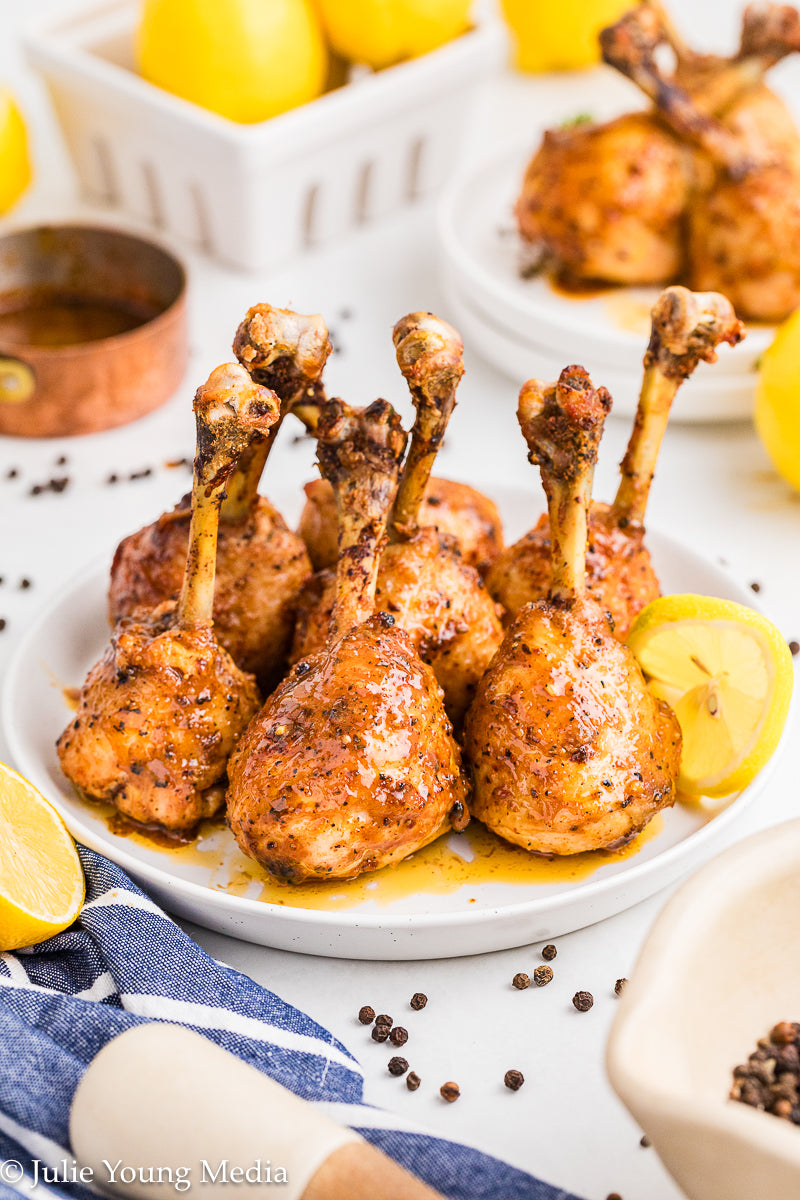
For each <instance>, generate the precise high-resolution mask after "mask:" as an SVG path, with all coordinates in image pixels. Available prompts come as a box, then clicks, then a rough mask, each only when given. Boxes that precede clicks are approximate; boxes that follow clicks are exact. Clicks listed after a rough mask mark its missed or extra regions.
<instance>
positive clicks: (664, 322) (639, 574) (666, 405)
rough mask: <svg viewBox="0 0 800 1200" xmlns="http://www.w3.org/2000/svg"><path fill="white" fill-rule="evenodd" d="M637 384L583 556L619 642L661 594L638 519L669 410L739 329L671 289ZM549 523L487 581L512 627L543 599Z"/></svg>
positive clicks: (661, 301) (716, 305) (713, 299)
mask: <svg viewBox="0 0 800 1200" xmlns="http://www.w3.org/2000/svg"><path fill="white" fill-rule="evenodd" d="M651 320H652V327H651V334H650V343H649V345H648V348H647V352H646V354H645V358H644V367H645V373H644V380H643V383H642V390H641V395H640V397H639V406H638V408H637V412H636V420H635V422H634V427H633V432H632V433H631V437H630V441H629V443H628V448H627V451H626V453H625V457H624V459H623V460H622V467H621V475H622V477H621V480H620V485H619V489H618V491H617V495H616V498H615V500H614V503H613V504H611V505H608V504H600V503H592V505H591V507H590V509H589V531H588V547H587V552H586V590H587V592H588V594H589V595H590V596H591V597H593V598H594V599H595V600H596V601H597V602H598V604H599V605H600V606H601V608H603V609H604V610H605V611H606V612H607V613H609V614H610V616H611V619H612V624H613V629H614V632H615V634H616V636H617V637H618V638H619V639H620V640H622V641H624V639H625V637H626V635H627V632H628V629H629V628H630V626H631V624H632V623H633V621H634V619H635V618H636V616H637V615H638V613H640V612H641V610H642V609H643V608H644V607H645V606H646V605H647V604H649V603H650V601H651V600H655V599H656V597H657V596H659V595H660V594H661V590H660V587H659V582H658V577H657V575H656V573H655V570H654V568H653V564H652V562H651V560H650V554H649V551H648V549H647V547H646V545H645V542H644V534H645V527H644V518H645V511H646V507H647V500H648V496H649V493H650V485H651V483H652V481H653V476H654V474H655V468H656V461H657V458H658V452H659V449H660V447H661V441H662V439H663V437H664V433H665V431H666V427H667V421H668V419H669V412H670V407H671V405H672V401H673V399H674V397H675V394H676V392H677V390H678V388H679V387H680V385H681V383H683V381H684V380H685V379H687V378H688V377H689V375H691V373H692V372H693V371H694V369H695V367H696V366H697V364H698V362H700V361H701V360H702V361H705V362H713V361H714V360H715V359H716V347H717V346H718V345H719V344H720V343H721V342H728V343H730V344H735V343H736V342H738V341H739V340H740V339H741V338H742V336H743V332H742V325H741V322H740V321H739V320H737V318H736V314H735V313H734V311H733V309H732V307H731V305H730V304H729V303H728V301H727V300H726V299H725V297H724V296H718V295H715V294H714V293H709V294H707V295H703V294H698V293H694V292H690V291H688V290H687V289H686V288H683V287H670V288H667V289H666V290H665V291H664V292H662V293H661V296H660V297H659V298H658V301H657V302H656V304H655V306H654V308H653V310H652V313H651ZM552 572H553V567H552V561H551V546H550V520H549V517H548V515H547V513H544V514H543V515H542V516H541V517H540V518H539V521H538V523H537V524H536V526H535V527H534V528H533V529H532V530H531V531H530V533H527V534H526V535H525V536H524V537H523V538H521V539H520V540H519V541H518V542H517V543H516V544H515V545H513V546H509V547H508V549H507V550H505V551H504V552H503V553H502V554H501V555H500V557H499V558H498V559H497V561H496V562H495V563H494V565H493V566H492V568H491V570H490V571H489V573H488V575H487V577H486V585H487V587H488V588H489V591H490V592H491V593H492V595H493V596H494V597H495V599H496V600H498V601H499V602H500V604H501V605H502V606H503V609H504V610H505V614H506V621H510V620H513V618H514V617H515V616H516V614H517V613H518V612H519V610H520V609H521V608H522V606H523V605H524V604H528V603H529V602H530V601H533V600H541V599H544V597H545V596H546V595H547V594H548V591H549V589H550V582H551V579H552Z"/></svg>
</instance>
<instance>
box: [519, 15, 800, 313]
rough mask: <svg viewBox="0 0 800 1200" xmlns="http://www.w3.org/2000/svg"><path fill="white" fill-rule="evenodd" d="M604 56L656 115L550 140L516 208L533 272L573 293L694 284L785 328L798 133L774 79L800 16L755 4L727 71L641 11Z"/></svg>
mask: <svg viewBox="0 0 800 1200" xmlns="http://www.w3.org/2000/svg"><path fill="white" fill-rule="evenodd" d="M601 46H602V51H603V57H604V58H605V61H606V62H607V63H609V64H610V65H611V66H613V67H615V68H616V69H617V70H619V71H620V72H621V73H622V74H624V75H626V76H628V77H629V78H630V79H632V80H633V81H634V82H635V83H636V84H637V85H638V86H639V87H640V88H641V89H642V91H643V92H644V93H645V95H646V96H647V98H648V99H649V100H650V101H652V104H653V107H652V108H650V109H649V110H647V111H643V112H634V113H629V114H625V115H623V116H621V117H618V118H617V119H616V120H613V121H610V122H608V123H606V124H600V125H598V124H595V123H593V122H591V121H586V122H579V123H577V124H573V125H567V126H565V127H563V128H561V129H555V130H551V131H549V132H548V133H546V134H545V138H544V141H543V143H542V145H541V147H540V149H539V150H538V152H537V153H536V155H535V156H534V157H533V159H532V160H531V162H530V163H529V165H528V168H527V170H526V173H525V178H524V181H523V186H522V190H521V193H520V196H519V198H518V200H517V204H516V215H517V221H518V225H519V230H520V234H521V235H522V238H523V245H524V246H525V247H526V251H525V258H526V261H527V262H528V263H530V262H536V261H538V262H539V263H540V264H546V265H548V266H551V267H553V268H554V269H555V270H556V272H557V273H558V274H559V275H560V276H561V277H562V278H565V279H566V281H567V282H569V281H591V282H593V283H597V282H602V283H609V284H654V283H670V282H679V281H684V282H686V283H688V284H690V286H691V287H693V288H697V289H698V290H715V291H720V292H723V293H724V294H725V295H727V296H728V298H729V299H730V300H731V302H732V303H733V304H734V306H735V308H736V309H737V311H738V312H739V313H740V315H742V316H744V317H751V318H753V319H759V320H781V319H783V317H785V316H787V315H788V314H789V313H790V312H791V311H793V309H794V308H795V307H796V306H797V305H798V303H800V268H799V267H798V261H800V260H798V254H799V253H800V252H798V250H797V244H798V238H797V232H798V221H800V215H799V214H800V134H798V131H797V129H796V127H795V125H794V122H793V121H792V118H791V116H790V114H789V112H788V110H787V109H786V106H785V105H784V104H783V102H782V101H781V100H779V98H778V97H777V96H776V95H775V94H774V93H773V92H771V91H770V90H769V89H768V88H767V87H766V85H765V84H764V82H763V80H764V75H765V73H766V72H767V70H768V69H769V68H770V67H772V66H773V65H774V64H775V63H776V62H778V61H779V60H780V59H781V58H783V57H785V56H786V55H787V54H790V53H792V52H794V51H796V50H797V49H800V16H798V13H797V11H796V10H795V9H793V8H790V7H789V6H786V5H778V4H755V5H750V6H749V7H748V8H747V9H746V10H745V13H744V18H743V24H742V34H741V42H740V46H739V50H738V52H737V53H736V54H735V55H734V56H733V57H732V58H730V59H725V58H719V57H717V56H713V55H702V54H696V53H694V52H693V51H692V50H690V49H689V48H688V47H687V46H686V45H685V44H684V43H683V42H682V41H681V39H680V38H679V37H678V35H677V33H676V32H675V30H674V28H673V27H672V25H671V23H670V22H669V20H668V18H667V16H666V14H665V12H664V10H663V8H662V7H661V5H660V4H659V3H657V0H642V3H640V4H639V6H638V7H637V8H635V9H634V10H632V11H631V12H630V13H627V14H626V15H625V16H623V17H622V18H621V19H620V20H619V21H618V22H617V23H616V24H615V25H613V26H611V27H610V28H609V29H606V30H604V31H603V33H602V34H601ZM663 52H666V53H668V54H669V55H671V57H672V59H673V63H674V67H673V69H672V70H671V71H670V70H668V69H666V68H665V67H664V65H663V59H662V53H663Z"/></svg>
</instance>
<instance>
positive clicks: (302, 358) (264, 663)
mask: <svg viewBox="0 0 800 1200" xmlns="http://www.w3.org/2000/svg"><path fill="white" fill-rule="evenodd" d="M234 351H235V353H236V355H237V357H238V358H239V359H240V361H241V363H242V365H243V366H244V367H246V368H247V369H248V371H249V372H250V373H251V375H252V376H253V378H254V379H255V381H256V382H257V383H259V384H262V385H263V386H265V387H268V388H270V389H271V390H272V391H274V392H275V393H276V395H277V396H278V398H279V400H280V404H281V411H280V415H279V417H278V419H277V420H276V422H275V424H274V426H273V428H272V430H271V433H270V436H269V437H268V438H267V439H266V440H264V441H262V442H261V443H260V444H259V445H258V446H253V447H251V448H250V450H249V451H248V452H247V453H246V454H245V455H244V456H243V459H242V462H241V464H240V465H239V467H237V469H236V471H234V473H233V475H232V477H231V481H230V483H229V485H228V495H227V497H226V499H225V501H224V503H223V505H222V510H221V514H220V516H221V520H220V529H219V554H218V562H217V592H216V596H215V601H214V620H215V624H216V629H217V636H218V637H219V640H220V642H221V644H222V645H223V646H224V647H225V648H226V650H228V651H229V653H230V654H231V655H232V657H233V659H234V660H235V662H236V663H238V665H239V666H240V667H242V669H243V670H246V671H252V672H253V673H254V674H255V675H256V676H257V677H258V679H259V681H260V682H261V683H262V684H263V685H264V686H265V687H266V688H269V687H270V686H271V685H273V684H274V683H275V682H276V681H277V676H278V674H279V673H280V671H281V669H282V667H283V665H284V663H285V661H286V655H287V653H288V650H289V646H290V644H291V638H292V630H293V627H294V608H295V602H296V597H297V593H298V591H299V589H300V587H301V586H302V584H303V583H304V582H305V580H306V579H307V578H308V576H309V575H310V574H311V563H310V562H309V559H308V555H307V554H306V550H305V546H304V544H303V541H302V539H301V538H299V537H298V536H297V534H295V533H293V532H292V531H291V530H290V529H289V528H288V526H287V525H286V522H285V521H284V520H283V517H282V516H281V515H280V513H279V512H278V511H277V510H276V509H275V508H274V507H273V505H272V504H270V502H269V500H267V499H266V497H264V496H260V495H259V494H258V482H259V479H260V477H261V474H262V472H263V470H264V466H265V464H266V461H267V456H268V455H269V452H270V450H271V449H272V446H273V443H274V440H275V436H276V434H277V431H278V428H279V426H280V423H281V421H282V419H283V417H284V416H285V414H286V413H287V412H288V411H289V409H290V408H291V407H292V406H293V405H294V404H296V403H298V402H299V401H301V400H302V399H304V398H305V397H306V395H307V393H308V391H309V389H313V388H314V387H315V386H317V385H318V381H319V379H320V376H321V375H322V370H323V367H324V366H325V362H326V360H327V357H328V354H329V353H330V342H329V340H328V331H327V329H326V328H325V325H324V323H323V321H322V318H321V317H318V316H309V317H306V316H300V315H298V314H297V313H293V312H290V311H288V310H286V309H279V308H270V307H269V305H266V304H261V305H257V306H256V307H255V308H252V309H250V311H249V313H248V314H247V317H246V318H245V320H244V321H243V322H242V324H241V325H240V326H239V329H238V331H237V334H236V340H235V342H234ZM189 517H190V503H189V497H188V496H184V498H183V500H181V501H180V503H179V504H178V505H177V507H176V508H175V509H173V511H172V512H168V513H164V514H163V515H162V516H161V517H159V519H158V520H157V521H156V522H155V523H154V524H152V525H147V526H145V528H144V529H140V530H139V532H138V533H134V534H131V536H130V537H127V538H124V539H123V541H122V542H120V544H119V546H118V547H117V552H116V554H115V556H114V562H113V565H112V568H111V584H110V589H109V616H110V619H111V621H112V623H113V622H114V621H115V620H117V619H118V618H119V617H121V616H130V615H132V614H133V613H134V612H136V610H137V609H139V608H145V609H148V608H155V607H156V606H157V605H158V604H160V603H161V602H162V601H164V600H168V599H173V598H174V597H175V596H177V594H178V592H179V591H180V587H181V579H182V572H183V563H184V561H185V559H186V547H187V545H188V539H189Z"/></svg>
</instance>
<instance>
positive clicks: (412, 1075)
mask: <svg viewBox="0 0 800 1200" xmlns="http://www.w3.org/2000/svg"><path fill="white" fill-rule="evenodd" d="M421 1083H422V1080H421V1079H420V1077H419V1075H418V1074H417V1072H416V1071H409V1073H408V1075H406V1087H407V1088H408V1090H409V1091H410V1092H415V1091H416V1090H417V1088H418V1087H419V1085H420V1084H421Z"/></svg>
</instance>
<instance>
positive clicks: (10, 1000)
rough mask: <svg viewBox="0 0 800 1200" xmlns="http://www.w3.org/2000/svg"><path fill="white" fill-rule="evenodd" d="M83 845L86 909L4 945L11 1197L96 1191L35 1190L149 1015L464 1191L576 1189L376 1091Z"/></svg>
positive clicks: (302, 1021) (432, 1180) (467, 1197)
mask: <svg viewBox="0 0 800 1200" xmlns="http://www.w3.org/2000/svg"><path fill="white" fill-rule="evenodd" d="M79 849H80V854H81V860H82V862H83V866H84V869H85V871H86V879H87V897H86V904H85V906H84V909H83V912H82V914H81V917H80V920H79V921H78V922H77V923H76V924H75V925H74V926H73V927H72V928H71V929H69V930H67V931H66V932H65V933H62V934H59V935H58V936H57V937H54V938H51V939H50V941H48V942H45V943H43V944H42V945H41V946H38V947H36V948H35V949H32V950H25V951H21V952H18V953H16V954H0V1200H19V1196H20V1194H22V1195H26V1196H30V1195H36V1196H51V1197H53V1198H55V1197H71V1198H74V1200H91V1197H92V1193H91V1192H89V1191H88V1190H87V1189H85V1188H84V1187H82V1186H80V1185H79V1184H73V1183H67V1182H64V1183H48V1184H46V1185H43V1184H42V1183H41V1182H40V1183H39V1184H38V1186H37V1187H36V1188H35V1189H34V1187H33V1171H34V1162H35V1161H36V1162H38V1163H40V1164H45V1165H47V1166H49V1167H53V1168H56V1167H58V1166H59V1165H60V1164H61V1163H62V1161H63V1160H67V1162H71V1161H72V1151H71V1149H70V1147H69V1137H68V1125H69V1110H70V1105H71V1102H72V1097H73V1094H74V1092H75V1088H76V1087H77V1085H78V1082H79V1081H80V1079H81V1076H82V1074H83V1071H84V1069H85V1068H86V1066H87V1065H88V1064H89V1062H91V1060H92V1058H94V1056H95V1055H96V1054H97V1053H98V1052H99V1050H100V1049H101V1048H102V1047H103V1046H104V1045H105V1043H106V1042H108V1041H109V1040H110V1039H111V1038H113V1037H115V1036H116V1035H117V1034H119V1033H122V1032H123V1030H125V1029H129V1028H130V1027H131V1026H133V1025H138V1024H141V1023H142V1022H145V1021H169V1022H172V1023H177V1024H181V1025H186V1026H188V1027H189V1028H191V1029H194V1030H196V1031H197V1032H198V1033H201V1034H202V1035H203V1036H204V1037H207V1038H210V1039H211V1041H213V1042H216V1043H217V1045H219V1046H223V1047H224V1048H225V1049H226V1050H229V1051H231V1052H232V1053H233V1054H236V1055H238V1057H239V1058H242V1059H244V1061H245V1062H248V1063H250V1064H251V1065H252V1066H254V1067H256V1068H257V1069H258V1070H259V1071H263V1072H264V1073H265V1074H266V1075H269V1076H271V1077H272V1078H273V1079H276V1080H278V1082H279V1083H282V1084H283V1085H284V1086H285V1087H287V1088H290V1089H291V1090H292V1091H293V1092H296V1093H297V1094H298V1095H299V1096H302V1097H303V1098H304V1099H305V1100H309V1101H311V1102H312V1103H313V1104H316V1105H320V1106H321V1107H322V1108H323V1109H324V1111H325V1112H326V1113H327V1114H328V1115H330V1116H331V1117H333V1119H334V1120H336V1121H339V1122H340V1123H342V1124H344V1125H350V1126H352V1128H353V1129H356V1130H358V1132H359V1133H361V1134H362V1135H363V1136H364V1137H365V1138H366V1139H367V1140H368V1141H370V1142H372V1143H373V1145H375V1146H377V1147H379V1148H380V1149H381V1150H383V1151H384V1152H385V1153H386V1154H388V1155H390V1156H391V1157H392V1158H394V1159H396V1160H397V1161H398V1162H399V1163H402V1165H403V1166H405V1167H406V1168H407V1169H408V1170H410V1171H412V1172H413V1173H414V1174H416V1175H418V1176H420V1177H421V1178H422V1179H424V1180H425V1181H427V1182H428V1183H429V1184H430V1185H431V1186H432V1187H434V1188H436V1189H437V1190H438V1191H440V1192H442V1193H443V1194H444V1195H445V1196H449V1197H453V1198H454V1200H456V1198H458V1200H489V1198H490V1197H492V1198H496V1200H575V1198H574V1197H571V1196H569V1195H568V1193H566V1192H563V1191H560V1190H558V1189H556V1188H553V1187H550V1186H549V1185H548V1184H545V1183H542V1182H541V1181H540V1180H538V1179H534V1178H533V1177H532V1176H530V1175H526V1174H524V1173H523V1172H521V1171H518V1170H516V1169H515V1168H513V1167H511V1166H509V1165H508V1164H507V1163H503V1162H500V1161H499V1160H498V1159H494V1158H491V1157H489V1156H488V1155H485V1154H481V1153H479V1152H478V1151H476V1150H471V1149H469V1147H467V1146H462V1145H458V1144H456V1143H454V1142H449V1141H446V1140H445V1139H443V1138H438V1137H433V1136H431V1135H429V1134H426V1133H423V1132H417V1131H414V1130H412V1129H410V1128H409V1127H408V1126H405V1127H403V1121H402V1119H401V1118H398V1117H395V1116H393V1115H391V1114H389V1113H386V1112H384V1111H382V1110H380V1109H376V1108H374V1107H371V1106H369V1105H366V1104H364V1103H363V1099H362V1096H363V1076H362V1071H361V1068H360V1066H359V1065H358V1063H357V1062H356V1060H355V1059H354V1058H353V1057H352V1055H351V1054H350V1053H349V1052H348V1051H347V1050H346V1049H345V1048H344V1046H343V1045H341V1043H339V1042H338V1041H337V1040H336V1039H335V1038H334V1037H333V1036H332V1035H331V1034H330V1033H328V1031H327V1030H326V1029H323V1028H322V1026H321V1025H318V1024H317V1023H316V1022H315V1021H312V1020H311V1018H310V1017H307V1016H306V1015H305V1014H304V1013H302V1012H300V1011H299V1010H298V1009H296V1008H293V1007H292V1006H291V1005H290V1004H285V1003H284V1002H283V1001H282V1000H280V999H279V998H278V997H277V996H275V995H273V993H272V992H269V991H267V989H266V988H263V987H261V986H260V985H259V984H257V983H254V982H253V980H252V979H248V978H247V976H245V975H241V974H240V973H239V972H238V971H234V970H233V969H231V968H230V967H226V966H223V965H222V964H220V963H218V962H215V961H214V960H213V959H211V958H209V957H208V955H207V954H205V953H204V952H203V951H202V950H201V949H200V947H199V946H197V945H196V944H195V943H194V942H193V941H192V940H191V939H190V938H189V937H188V936H187V935H186V934H185V933H184V932H183V930H182V929H180V927H179V926H177V925H176V924H175V923H174V922H173V921H171V920H170V918H169V917H167V916H166V915H165V914H164V913H163V912H162V911H161V910H160V909H159V908H158V907H157V906H156V905H155V904H154V903H153V902H152V901H151V900H149V899H148V898H147V896H145V895H144V893H143V892H141V891H140V890H139V888H138V887H136V885H135V884H134V883H132V881H131V880H130V879H129V878H128V876H127V875H125V874H124V872H122V871H121V870H119V869H118V868H117V867H115V866H114V865H113V864H112V863H110V862H108V861H107V860H106V859H104V858H102V857H100V856H99V855H98V854H95V853H94V852H93V851H91V850H87V849H85V848H84V847H79ZM39 1170H40V1171H41V1168H39ZM62 1175H63V1172H62Z"/></svg>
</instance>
